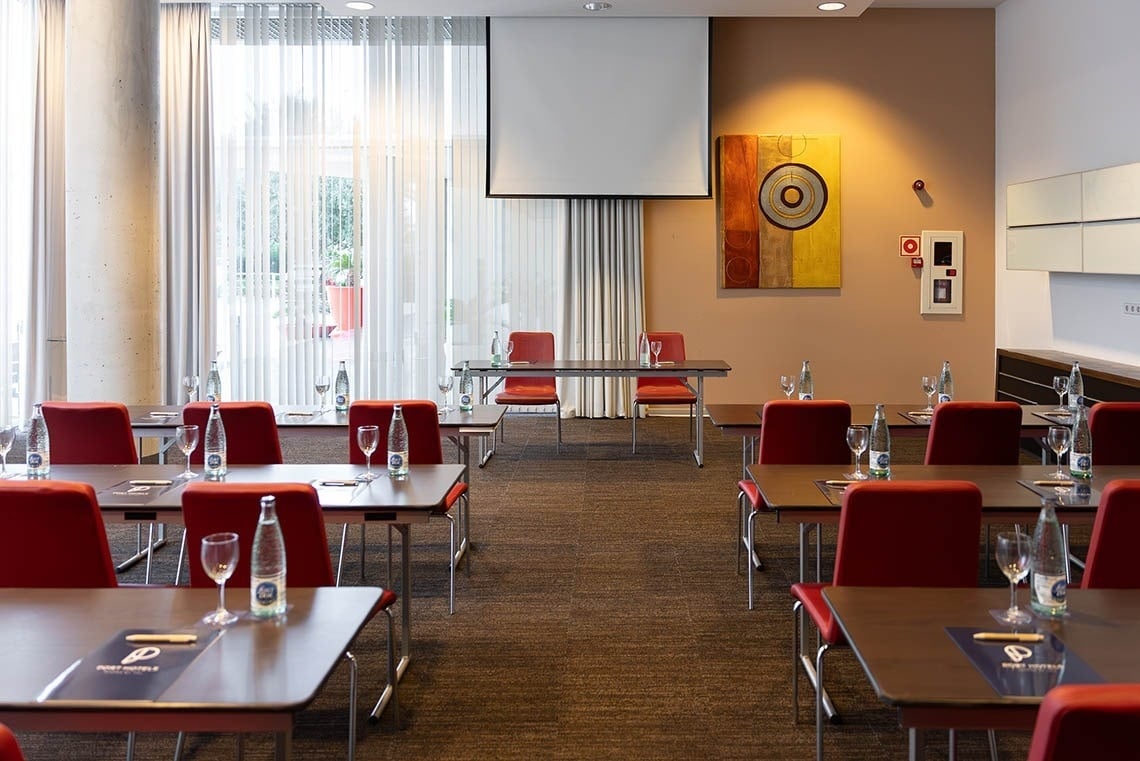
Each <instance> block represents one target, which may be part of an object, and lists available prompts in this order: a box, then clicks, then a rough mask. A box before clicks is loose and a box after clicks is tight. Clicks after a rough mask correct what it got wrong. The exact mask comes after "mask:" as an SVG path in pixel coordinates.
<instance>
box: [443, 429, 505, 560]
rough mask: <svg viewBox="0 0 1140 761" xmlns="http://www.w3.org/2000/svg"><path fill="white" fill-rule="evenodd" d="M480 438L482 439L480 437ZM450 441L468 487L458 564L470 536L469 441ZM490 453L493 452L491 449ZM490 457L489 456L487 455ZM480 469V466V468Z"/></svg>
mask: <svg viewBox="0 0 1140 761" xmlns="http://www.w3.org/2000/svg"><path fill="white" fill-rule="evenodd" d="M480 438H482V437H480ZM451 440H452V441H454V442H455V449H456V452H457V453H458V454H459V462H460V463H461V464H462V465H463V482H464V483H466V484H467V486H468V493H467V500H466V502H467V506H466V507H465V508H463V516H462V517H463V535H462V536H461V537H460V538H459V550H458V551H457V552H456V555H455V562H456V564H458V563H459V562H460V561H462V560H463V556H464V555H466V554H467V546H468V544H470V541H469V539H470V536H471V492H470V486H471V479H470V478H469V477H468V474H469V473H470V472H471V439H470V437H468V436H452V437H451ZM491 451H492V452H494V451H495V450H494V449H492V450H491ZM488 456H490V455H488ZM480 467H482V466H480ZM467 572H468V574H470V572H471V564H470V563H468V564H467Z"/></svg>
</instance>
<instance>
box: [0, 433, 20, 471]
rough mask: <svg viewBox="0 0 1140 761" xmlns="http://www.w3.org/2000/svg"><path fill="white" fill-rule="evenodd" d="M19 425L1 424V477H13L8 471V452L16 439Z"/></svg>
mask: <svg viewBox="0 0 1140 761" xmlns="http://www.w3.org/2000/svg"><path fill="white" fill-rule="evenodd" d="M17 430H19V426H17V425H0V478H11V477H12V474H11V473H9V472H8V452H9V450H11V449H12V442H14V441H15V440H16V431H17Z"/></svg>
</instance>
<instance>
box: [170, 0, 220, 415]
mask: <svg viewBox="0 0 1140 761" xmlns="http://www.w3.org/2000/svg"><path fill="white" fill-rule="evenodd" d="M161 34H162V45H161V49H162V68H161V77H162V119H163V129H162V141H163V144H162V199H161V212H160V213H161V217H162V257H163V261H162V272H163V283H164V291H163V293H164V299H165V304H164V309H163V315H164V320H165V322H166V330H165V331H164V334H165V336H166V344H165V345H164V346H163V365H164V367H165V372H164V376H163V391H162V394H163V397H164V401H165V402H166V403H167V404H170V403H181V402H185V401H186V398H185V396H184V394H183V392H182V383H181V379H182V376H183V375H188V374H189V375H199V376H201V380H202V383H203V384H204V383H205V374H206V371H207V370H208V369H209V366H210V362H209V360H210V359H212V358H213V351H212V347H213V346H214V345H215V341H214V337H213V325H212V320H211V315H212V314H213V313H214V310H213V309H212V303H211V294H212V293H213V290H214V284H213V272H214V265H213V261H214V244H213V240H214V237H213V231H214V224H213V200H212V195H211V187H212V184H213V178H212V172H213V161H212V157H213V153H212V137H211V118H210V6H209V5H207V4H182V5H163V6H162V15H161Z"/></svg>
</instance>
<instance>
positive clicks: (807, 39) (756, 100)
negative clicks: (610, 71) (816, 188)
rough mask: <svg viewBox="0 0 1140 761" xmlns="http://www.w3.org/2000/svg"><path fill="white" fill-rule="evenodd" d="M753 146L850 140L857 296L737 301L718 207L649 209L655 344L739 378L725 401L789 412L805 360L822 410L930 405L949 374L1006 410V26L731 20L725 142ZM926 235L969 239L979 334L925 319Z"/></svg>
mask: <svg viewBox="0 0 1140 761" xmlns="http://www.w3.org/2000/svg"><path fill="white" fill-rule="evenodd" d="M736 133H744V134H747V133H754V134H783V133H834V134H838V135H839V136H840V140H841V147H840V151H841V157H842V158H841V162H842V168H841V174H842V193H843V198H842V203H843V214H842V223H841V224H842V240H843V252H842V268H843V275H842V277H843V287H842V288H839V289H826V290H791V289H788V290H734V291H726V290H723V289H721V288H720V276H719V269H718V268H719V257H718V253H717V239H716V206H715V201H714V200H712V199H710V200H707V201H706V200H697V201H693V200H688V201H649V202H647V203H646V204H645V249H646V251H645V258H646V275H645V278H646V283H645V287H646V297H647V307H646V310H647V319H648V325H649V328H650V329H654V330H680V331H682V332H684V333H685V342H686V350H687V352H688V354H689V356H690V357H694V358H698V357H699V358H723V359H725V360H727V361H728V362H729V364H731V365H732V367H733V371H732V373H731V374H730V375H729V377H728V378H727V379H716V380H711V381H710V382H709V383H708V384H707V387H706V399H707V401H709V402H759V401H763V400H766V399H770V398H773V397H775V396H779V389H778V388H777V377H778V376H779V375H780V374H781V373H788V372H797V371H798V370H799V366H800V363H801V361H802V360H803V359H805V358H807V359H810V360H811V364H812V370H813V373H814V376H815V388H816V397H817V398H821V399H822V398H845V399H848V400H849V401H851V402H874V401H889V402H902V403H905V402H909V401H913V402H914V403H915V404H918V403H920V402H923V401H924V397H923V394H922V392H921V390H920V388H919V378H920V376H922V375H923V374H929V373H935V372H936V371H937V370H938V368H939V367H940V366H941V363H942V360H943V359H949V360H950V361H951V365H952V367H953V369H954V378H955V383H956V386H957V396H958V397H959V398H962V399H967V398H969V399H992V398H993V384H994V377H993V360H994V221H993V220H994V212H993V210H994V13H993V10H992V9H986V10H878V11H876V10H870V11H867V12H866V13H864V14H863V16H862V17H861V18H858V19H828V20H822V21H821V20H809V19H717V20H714V23H713V55H712V135H713V136H714V138H715V137H716V136H718V135H723V134H736ZM714 158H715V157H714ZM917 178H922V179H923V180H925V182H926V187H927V191H928V193H929V196H928V200H927V204H924V203H923V202H922V200H921V199H920V198H919V196H917V195H916V194H915V192H914V191H913V190H912V189H911V183H912V182H913V181H914V180H915V179H917ZM714 192H715V190H714ZM922 230H963V231H964V232H965V268H964V269H965V278H966V293H965V302H964V304H965V309H964V313H963V314H962V315H961V316H957V315H955V316H938V317H932V316H925V317H924V316H923V315H920V314H919V311H918V309H919V290H918V288H919V286H918V273H917V270H916V271H912V270H911V268H910V264H909V260H907V259H904V258H902V257H900V256H899V255H898V236H899V235H902V234H909V233H914V234H917V233H919V232H920V231H922Z"/></svg>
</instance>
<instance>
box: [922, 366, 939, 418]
mask: <svg viewBox="0 0 1140 761" xmlns="http://www.w3.org/2000/svg"><path fill="white" fill-rule="evenodd" d="M936 388H937V386H936V385H935V383H934V376H933V375H924V376H922V393H924V394H926V409H924V410H923V412H929V413H930V414H932V415H933V414H934V391H935V389H936Z"/></svg>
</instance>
